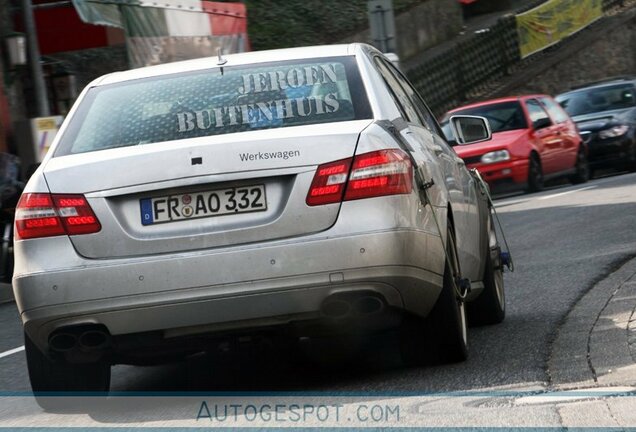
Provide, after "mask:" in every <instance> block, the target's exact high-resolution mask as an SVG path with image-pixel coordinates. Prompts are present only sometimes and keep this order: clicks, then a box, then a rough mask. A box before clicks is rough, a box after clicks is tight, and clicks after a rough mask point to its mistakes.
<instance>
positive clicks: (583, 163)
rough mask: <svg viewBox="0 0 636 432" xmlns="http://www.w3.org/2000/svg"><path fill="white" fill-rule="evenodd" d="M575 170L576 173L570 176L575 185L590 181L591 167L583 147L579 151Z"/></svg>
mask: <svg viewBox="0 0 636 432" xmlns="http://www.w3.org/2000/svg"><path fill="white" fill-rule="evenodd" d="M574 168H575V169H576V172H575V173H574V174H573V175H572V176H570V181H571V182H572V183H573V184H579V183H585V182H586V181H588V180H589V179H590V167H589V163H588V161H587V156H586V155H585V150H584V149H583V148H582V147H579V151H578V153H577V154H576V165H575V166H574Z"/></svg>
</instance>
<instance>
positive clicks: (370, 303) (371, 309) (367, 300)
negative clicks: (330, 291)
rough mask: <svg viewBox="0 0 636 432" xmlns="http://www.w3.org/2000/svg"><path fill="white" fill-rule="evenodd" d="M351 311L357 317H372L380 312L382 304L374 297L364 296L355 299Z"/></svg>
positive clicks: (382, 307)
mask: <svg viewBox="0 0 636 432" xmlns="http://www.w3.org/2000/svg"><path fill="white" fill-rule="evenodd" d="M353 309H354V310H355V312H356V313H357V314H358V315H363V316H364V315H372V314H375V313H378V312H382V310H383V309H384V302H383V301H382V300H380V298H378V297H375V296H364V297H360V298H359V299H356V301H355V302H354V303H353Z"/></svg>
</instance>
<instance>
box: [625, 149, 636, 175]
mask: <svg viewBox="0 0 636 432" xmlns="http://www.w3.org/2000/svg"><path fill="white" fill-rule="evenodd" d="M627 171H629V172H636V142H635V143H633V144H632V147H631V150H630V152H629V161H628V162H627Z"/></svg>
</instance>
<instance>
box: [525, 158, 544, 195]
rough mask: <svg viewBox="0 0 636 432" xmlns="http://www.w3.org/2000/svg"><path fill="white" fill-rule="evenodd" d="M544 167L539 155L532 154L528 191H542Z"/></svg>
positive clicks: (529, 165) (529, 166)
mask: <svg viewBox="0 0 636 432" xmlns="http://www.w3.org/2000/svg"><path fill="white" fill-rule="evenodd" d="M543 187H544V184H543V169H542V168H541V161H539V157H538V156H536V155H534V154H532V155H531V156H530V162H529V164H528V192H531V193H532V192H541V191H542V190H543Z"/></svg>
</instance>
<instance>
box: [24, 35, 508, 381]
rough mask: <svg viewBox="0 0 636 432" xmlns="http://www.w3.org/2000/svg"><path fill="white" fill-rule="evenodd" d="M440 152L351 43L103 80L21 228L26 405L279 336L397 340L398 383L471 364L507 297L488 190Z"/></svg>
mask: <svg viewBox="0 0 636 432" xmlns="http://www.w3.org/2000/svg"><path fill="white" fill-rule="evenodd" d="M455 120H456V124H457V127H456V130H457V133H458V135H461V137H458V139H460V138H464V137H468V136H470V135H471V134H473V138H472V139H488V135H489V132H488V130H487V125H486V123H485V122H484V121H483V119H479V118H478V119H474V118H473V119H472V120H471V119H462V118H459V119H455ZM462 120H466V121H464V123H462ZM471 121H472V123H471ZM442 137H443V135H442V132H441V130H440V128H439V126H438V124H437V122H436V121H435V119H434V117H433V116H432V115H431V113H430V111H429V110H428V108H427V107H426V105H425V104H424V102H423V101H422V99H421V98H420V97H419V96H418V94H417V93H416V92H415V90H413V87H412V86H411V85H410V84H409V83H408V81H407V80H406V79H405V78H404V76H403V75H402V74H401V73H400V72H399V71H398V70H397V69H396V68H395V67H394V66H393V65H392V64H391V62H389V61H388V60H387V59H386V58H385V57H384V56H383V55H382V54H381V53H380V52H378V51H376V50H375V49H373V48H372V47H370V46H367V45H362V44H352V45H341V46H323V47H311V48H297V49H287V50H278V51H268V52H253V53H246V54H240V55H232V56H227V57H226V58H218V59H217V58H205V59H198V60H193V61H186V62H180V63H173V64H166V65H160V66H154V67H149V68H142V69H136V70H130V71H125V72H120V73H114V74H110V75H106V76H104V77H101V78H99V79H97V80H95V81H94V82H93V83H91V84H90V85H89V86H88V87H87V88H86V89H85V90H84V91H83V93H82V94H81V95H80V97H79V99H78V101H77V103H76V104H75V105H74V107H73V109H72V110H71V112H70V113H69V115H68V117H67V118H66V120H65V122H64V124H63V125H62V128H61V129H60V132H59V134H58V135H57V137H56V139H55V142H54V143H53V145H52V147H51V149H50V151H49V153H48V155H47V156H46V158H45V160H44V161H43V163H42V165H41V166H40V167H39V169H38V170H37V172H36V173H35V174H34V175H33V177H32V178H31V180H30V181H29V182H28V185H27V186H26V189H25V191H24V194H23V195H22V198H21V200H20V203H19V205H18V208H17V214H16V222H15V223H16V227H15V228H16V230H15V232H16V240H15V273H14V278H13V287H14V291H15V297H16V300H17V304H18V308H19V311H20V314H21V318H22V321H23V323H24V331H25V346H26V354H27V360H28V367H29V374H30V378H31V384H32V387H33V390H34V391H57V390H62V391H64V390H71V391H78V390H88V391H105V390H108V387H109V382H110V366H111V364H114V363H131V364H136V363H143V361H144V360H145V359H147V358H148V357H152V356H159V355H165V354H166V353H171V354H182V355H188V354H192V353H196V352H201V351H205V350H207V349H209V348H210V347H211V346H212V345H211V341H213V340H216V339H215V338H218V339H219V340H225V339H227V338H232V337H236V336H238V335H249V334H253V333H254V332H259V331H265V330H266V331H275V330H277V329H281V328H284V329H285V331H286V332H287V334H289V333H291V334H293V335H297V336H299V337H300V336H309V337H311V336H312V335H315V334H316V333H318V334H324V333H342V332H350V331H359V330H362V331H376V330H380V329H386V328H387V327H394V328H395V327H397V328H399V332H398V333H396V334H399V336H400V338H401V347H402V356H403V358H404V360H405V362H406V363H407V364H421V363H422V362H424V361H427V359H429V355H431V354H433V353H435V355H437V356H438V358H439V359H442V360H446V361H460V360H463V359H465V358H466V355H467V316H468V319H469V320H470V321H473V322H474V323H495V322H499V321H501V320H502V319H503V317H504V298H503V279H502V276H501V265H500V263H499V249H498V245H497V240H496V236H495V233H494V231H493V229H492V222H491V218H490V208H489V206H488V202H487V199H486V196H485V191H484V190H483V189H481V186H480V185H479V184H478V182H477V181H476V180H475V178H474V177H473V176H472V175H471V173H469V171H468V170H467V169H466V167H465V166H464V163H463V162H462V160H461V159H460V158H459V157H457V155H456V154H455V152H454V151H453V149H452V148H451V147H450V146H449V145H448V144H447V142H446V141H445V140H444V139H443V138H442ZM464 140H466V139H464ZM460 141H461V139H460ZM467 302H468V303H467ZM467 309H468V310H467Z"/></svg>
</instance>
